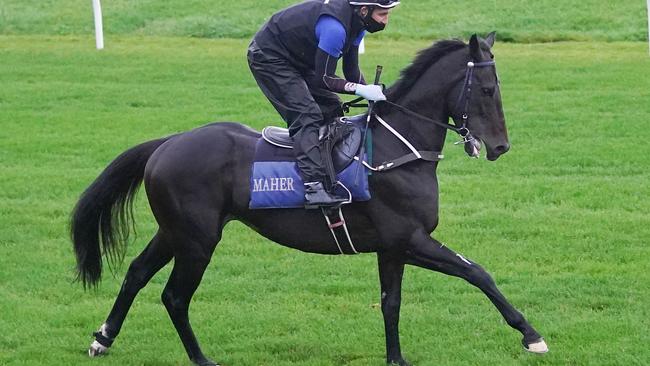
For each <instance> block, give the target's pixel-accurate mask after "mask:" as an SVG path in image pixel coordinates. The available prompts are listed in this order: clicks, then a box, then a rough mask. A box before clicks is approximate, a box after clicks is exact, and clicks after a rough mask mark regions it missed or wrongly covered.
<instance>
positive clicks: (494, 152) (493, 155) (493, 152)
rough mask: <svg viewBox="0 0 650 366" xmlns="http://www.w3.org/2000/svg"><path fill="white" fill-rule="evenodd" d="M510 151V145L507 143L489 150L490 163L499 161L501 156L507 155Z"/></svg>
mask: <svg viewBox="0 0 650 366" xmlns="http://www.w3.org/2000/svg"><path fill="white" fill-rule="evenodd" d="M508 150H510V144H508V143H505V144H502V145H497V146H495V147H494V148H493V149H490V148H488V149H487V159H488V160H490V161H494V160H497V159H498V158H499V156H501V155H503V154H505V153H507V152H508Z"/></svg>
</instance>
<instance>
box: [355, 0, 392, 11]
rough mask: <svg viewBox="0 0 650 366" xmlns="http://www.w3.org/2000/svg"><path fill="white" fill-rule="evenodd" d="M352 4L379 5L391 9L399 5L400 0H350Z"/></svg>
mask: <svg viewBox="0 0 650 366" xmlns="http://www.w3.org/2000/svg"><path fill="white" fill-rule="evenodd" d="M349 3H350V5H355V6H364V5H367V6H378V7H380V8H384V9H390V8H394V7H396V6H397V5H399V1H397V0H361V1H354V0H349Z"/></svg>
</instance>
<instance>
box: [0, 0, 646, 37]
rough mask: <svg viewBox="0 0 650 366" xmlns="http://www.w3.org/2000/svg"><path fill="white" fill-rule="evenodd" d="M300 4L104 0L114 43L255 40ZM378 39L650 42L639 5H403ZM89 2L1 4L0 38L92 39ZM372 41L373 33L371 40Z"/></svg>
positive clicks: (553, 0)
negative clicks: (136, 38)
mask: <svg viewBox="0 0 650 366" xmlns="http://www.w3.org/2000/svg"><path fill="white" fill-rule="evenodd" d="M296 2H297V0H264V1H254V0H241V1H231V2H227V3H222V2H215V1H208V0H191V1H159V0H138V1H133V0H111V1H104V2H103V4H102V6H103V12H104V27H105V32H106V37H107V40H108V42H110V40H111V39H112V37H113V36H114V35H125V34H131V35H156V36H191V37H208V38H222V37H233V38H240V37H243V38H250V37H251V36H252V35H253V34H254V33H255V32H256V31H257V29H258V28H259V27H260V25H261V24H262V23H263V22H264V20H266V19H268V17H269V16H270V15H271V14H272V13H273V12H275V11H277V10H279V9H282V8H283V7H285V6H288V5H290V4H293V3H296ZM391 22H392V23H391V25H390V26H389V29H388V30H387V31H386V32H383V33H382V34H380V35H378V36H379V37H380V38H381V37H385V38H408V39H410V38H413V37H419V38H422V39H427V40H428V39H433V38H450V37H467V36H468V35H470V34H471V33H473V32H479V33H488V32H491V31H493V30H496V31H498V32H499V34H500V36H501V39H503V40H508V41H515V42H547V41H562V40H565V41H566V40H578V41H587V40H598V41H641V40H646V39H647V36H648V33H647V16H646V11H645V2H643V1H641V0H634V1H632V0H628V1H615V2H612V1H608V0H583V1H563V0H538V1H525V0H508V1H506V0H490V1H481V2H477V1H470V0H462V1H457V0H418V1H404V3H403V4H402V5H401V6H400V7H399V8H397V9H396V10H395V11H394V14H393V19H392V21H391ZM93 31H94V28H93V17H92V7H91V2H90V1H83V2H82V1H76V0H57V1H54V0H38V1H37V0H3V1H2V2H0V34H50V35H84V34H85V35H90V34H93ZM373 37H374V36H373Z"/></svg>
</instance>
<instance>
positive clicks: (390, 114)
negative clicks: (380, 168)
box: [373, 70, 449, 159]
mask: <svg viewBox="0 0 650 366" xmlns="http://www.w3.org/2000/svg"><path fill="white" fill-rule="evenodd" d="M429 73H432V74H431V75H426V74H429ZM425 76H426V77H427V79H428V80H432V79H433V80H435V79H434V78H437V75H435V70H429V71H427V73H425V75H424V76H423V77H422V79H424V78H425ZM443 77H444V75H439V78H438V80H440V79H441V78H443ZM418 84H420V83H419V82H418V83H416V85H414V87H413V88H412V89H411V90H410V91H409V92H408V93H406V94H405V95H403V96H399V97H398V98H396V99H395V103H397V104H399V105H401V106H403V107H405V108H408V109H410V110H411V111H413V112H416V113H418V114H421V115H423V116H425V117H427V118H430V119H433V120H435V121H438V122H442V123H447V121H448V119H449V112H448V110H447V98H448V97H449V96H448V95H447V94H448V90H446V88H445V87H444V86H445V85H447V84H448V83H447V82H440V83H435V85H434V87H433V88H431V87H430V85H431V84H430V83H429V88H428V89H429V90H426V87H425V86H424V85H418ZM422 84H424V83H422ZM380 118H382V119H383V120H384V121H386V122H387V123H388V124H390V125H391V127H392V128H394V129H395V130H396V131H397V132H398V133H400V134H401V135H402V136H404V137H405V138H406V139H407V140H408V141H409V142H410V143H411V144H412V145H413V146H414V147H415V148H416V149H417V150H421V151H442V149H443V147H444V143H445V136H446V134H447V130H446V129H445V128H443V127H441V126H439V125H436V124H434V123H431V122H430V121H426V120H422V119H420V118H417V117H413V116H411V115H409V114H407V113H404V112H403V111H400V110H399V109H398V108H395V107H390V106H386V105H384V107H382V108H380ZM374 134H375V136H373V138H374V140H375V145H376V146H377V147H376V148H375V151H377V155H378V158H379V159H392V158H395V157H396V156H395V155H396V154H401V153H409V152H410V150H409V149H408V148H407V147H406V144H404V143H403V142H401V141H400V140H399V139H398V138H397V137H396V136H395V135H394V134H393V133H391V132H390V131H389V130H388V129H387V128H385V127H384V126H382V125H380V124H376V125H375V128H374Z"/></svg>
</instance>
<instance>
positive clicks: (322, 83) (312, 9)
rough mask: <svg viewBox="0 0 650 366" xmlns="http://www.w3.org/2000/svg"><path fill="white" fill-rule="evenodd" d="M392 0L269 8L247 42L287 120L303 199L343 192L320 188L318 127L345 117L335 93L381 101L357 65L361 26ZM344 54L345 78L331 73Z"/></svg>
mask: <svg viewBox="0 0 650 366" xmlns="http://www.w3.org/2000/svg"><path fill="white" fill-rule="evenodd" d="M398 4H399V1H396V0H364V1H352V0H307V1H304V2H302V3H299V4H296V5H293V6H291V7H289V8H286V9H284V10H281V11H279V12H278V13H276V14H274V15H273V16H272V17H271V18H270V19H269V21H268V22H266V24H264V25H263V26H262V28H261V29H260V30H259V31H258V32H257V34H256V35H255V37H254V38H253V40H252V42H251V44H250V46H249V48H248V65H249V66H250V69H251V72H252V73H253V76H254V77H255V80H256V81H257V84H258V85H259V87H260V88H261V89H262V92H263V93H264V95H266V97H267V98H268V99H269V101H270V102H271V104H273V106H274V107H275V109H276V110H277V111H278V113H280V116H282V118H283V119H284V120H285V122H286V123H287V125H288V126H289V134H290V135H291V136H292V137H293V139H294V146H293V147H294V153H295V155H296V160H297V164H298V167H299V168H300V174H301V177H302V179H303V182H305V200H306V202H305V205H306V206H311V207H313V206H332V205H337V204H340V203H341V202H343V201H345V200H346V198H341V197H337V196H335V195H334V194H332V193H331V192H328V190H327V189H326V188H325V184H324V182H325V176H326V170H325V164H324V162H323V159H322V156H321V155H322V152H321V150H320V147H319V142H318V129H319V127H320V126H322V125H324V124H325V123H327V122H329V121H331V120H333V119H334V118H336V117H340V116H343V110H342V108H341V100H340V99H339V97H338V96H337V95H336V94H334V93H343V94H356V95H358V96H361V97H363V98H365V99H368V100H370V101H377V100H384V99H386V97H385V96H384V94H383V92H382V89H381V87H380V86H378V85H366V82H365V80H364V78H363V75H362V74H361V71H360V70H359V44H360V43H361V40H362V39H363V37H364V35H365V32H366V31H367V32H370V33H374V32H377V31H381V30H383V29H384V27H385V26H386V24H388V17H389V14H388V13H389V11H390V10H391V9H392V8H393V7H395V6H397V5H398ZM340 58H342V59H343V74H344V76H345V79H342V78H339V77H338V76H336V75H335V72H336V66H337V63H338V60H339V59H340Z"/></svg>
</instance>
